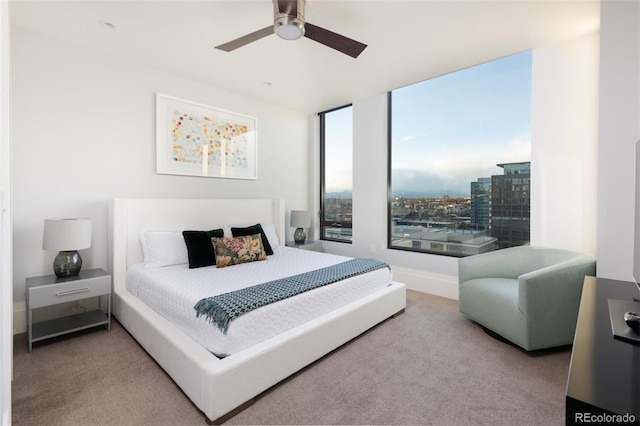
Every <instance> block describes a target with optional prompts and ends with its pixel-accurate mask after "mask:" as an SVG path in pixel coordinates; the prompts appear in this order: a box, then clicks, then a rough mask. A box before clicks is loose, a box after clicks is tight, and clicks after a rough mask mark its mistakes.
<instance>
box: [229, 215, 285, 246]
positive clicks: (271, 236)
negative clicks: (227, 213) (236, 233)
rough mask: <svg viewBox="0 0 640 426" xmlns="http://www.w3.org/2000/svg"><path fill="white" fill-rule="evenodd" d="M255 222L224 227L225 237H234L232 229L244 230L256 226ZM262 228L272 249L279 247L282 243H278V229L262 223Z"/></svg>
mask: <svg viewBox="0 0 640 426" xmlns="http://www.w3.org/2000/svg"><path fill="white" fill-rule="evenodd" d="M255 224H256V223H255V222H252V223H241V224H232V225H224V226H223V227H222V229H223V230H224V236H225V237H233V235H231V228H244V227H247V226H253V225H255ZM260 226H262V230H263V231H264V235H266V236H267V240H268V241H269V245H270V246H271V248H272V249H274V248H276V247H278V246H279V245H280V242H279V241H278V233H277V232H276V227H275V225H274V224H273V223H263V222H260Z"/></svg>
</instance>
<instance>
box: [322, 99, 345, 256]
mask: <svg viewBox="0 0 640 426" xmlns="http://www.w3.org/2000/svg"><path fill="white" fill-rule="evenodd" d="M344 108H353V104H346V105H342V106H339V107H336V108H331V109H328V110H326V111H322V112H319V113H318V117H319V119H320V219H319V227H320V240H322V241H332V242H337V243H346V244H352V240H347V239H342V238H329V237H327V236H326V235H325V228H328V227H333V228H336V227H338V228H341V229H353V214H352V216H351V218H352V220H351V221H350V222H347V221H341V222H336V221H327V220H325V190H326V184H325V179H326V171H325V169H326V167H325V165H326V164H325V163H326V150H325V148H326V147H325V145H326V144H325V142H326V131H325V126H326V119H325V117H326V115H327V114H329V113H331V112H335V111H338V110H341V109H344ZM352 148H353V137H352ZM351 191H352V192H351V203H352V204H351V205H352V209H353V188H351ZM352 213H353V212H352Z"/></svg>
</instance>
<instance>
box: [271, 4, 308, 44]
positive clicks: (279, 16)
mask: <svg viewBox="0 0 640 426" xmlns="http://www.w3.org/2000/svg"><path fill="white" fill-rule="evenodd" d="M273 9H274V11H273V15H274V16H273V31H274V32H275V33H276V34H277V35H278V36H279V37H280V38H283V39H285V40H297V39H299V38H300V37H302V36H303V35H304V0H295V1H292V0H284V1H283V0H274V2H273Z"/></svg>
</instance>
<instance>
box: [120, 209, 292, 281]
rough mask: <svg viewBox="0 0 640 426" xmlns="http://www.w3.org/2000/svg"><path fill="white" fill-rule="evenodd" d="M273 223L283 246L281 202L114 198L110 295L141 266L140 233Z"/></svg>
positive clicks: (283, 212) (283, 225) (283, 214)
mask: <svg viewBox="0 0 640 426" xmlns="http://www.w3.org/2000/svg"><path fill="white" fill-rule="evenodd" d="M259 222H262V223H273V224H274V226H275V228H276V233H277V234H278V240H279V241H280V244H284V243H285V229H286V228H285V209H284V200H279V199H191V198H116V199H113V200H111V202H110V203H109V236H108V241H109V249H108V253H109V259H108V260H109V265H108V268H109V272H110V273H111V276H112V277H113V285H114V291H117V290H118V289H124V288H125V282H124V280H125V274H126V272H127V268H129V267H130V266H131V265H133V264H135V263H139V262H142V260H143V256H142V247H141V245H140V233H141V232H142V231H144V230H156V231H162V230H164V231H183V230H186V229H194V230H209V229H215V228H221V227H223V226H224V225H225V224H255V223H259Z"/></svg>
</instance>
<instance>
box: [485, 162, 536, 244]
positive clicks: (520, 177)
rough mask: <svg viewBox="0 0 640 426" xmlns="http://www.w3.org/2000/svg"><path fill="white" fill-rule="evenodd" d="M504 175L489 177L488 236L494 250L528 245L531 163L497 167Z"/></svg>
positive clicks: (508, 164)
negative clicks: (494, 247) (489, 219)
mask: <svg viewBox="0 0 640 426" xmlns="http://www.w3.org/2000/svg"><path fill="white" fill-rule="evenodd" d="M498 167H502V168H503V169H504V174H502V175H494V176H491V236H493V237H495V238H497V240H498V241H497V248H499V249H501V248H507V247H515V246H522V245H527V244H529V241H530V228H531V226H530V214H531V202H530V201H531V197H530V181H531V162H529V161H527V162H522V163H507V164H498Z"/></svg>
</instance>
